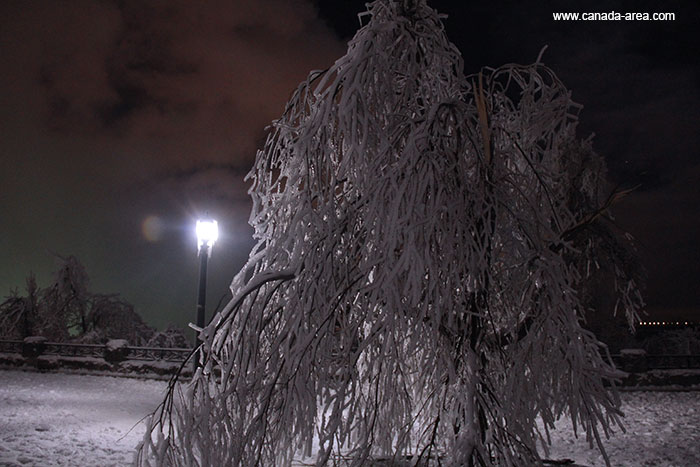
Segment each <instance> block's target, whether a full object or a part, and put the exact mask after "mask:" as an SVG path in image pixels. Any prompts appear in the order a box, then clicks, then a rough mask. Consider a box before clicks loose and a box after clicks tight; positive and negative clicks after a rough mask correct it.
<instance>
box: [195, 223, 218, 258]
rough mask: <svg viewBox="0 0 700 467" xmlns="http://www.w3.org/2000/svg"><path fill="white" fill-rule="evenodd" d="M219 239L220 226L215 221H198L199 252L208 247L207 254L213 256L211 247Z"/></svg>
mask: <svg viewBox="0 0 700 467" xmlns="http://www.w3.org/2000/svg"><path fill="white" fill-rule="evenodd" d="M218 238H219V225H218V224H217V222H216V221H215V220H210V221H197V251H198V252H201V250H202V247H203V246H205V245H206V247H207V254H208V255H211V247H213V246H214V243H216V240H217V239H218Z"/></svg>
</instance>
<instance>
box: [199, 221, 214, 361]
mask: <svg viewBox="0 0 700 467" xmlns="http://www.w3.org/2000/svg"><path fill="white" fill-rule="evenodd" d="M196 230H197V254H198V255H199V294H198V295H197V327H198V328H199V329H202V328H204V306H205V303H206V300H207V265H208V263H209V257H210V256H211V250H212V247H213V246H214V243H216V239H217V238H219V226H218V224H217V222H216V221H215V220H198V221H197V229H196ZM201 344H202V341H201V339H200V338H199V331H195V341H194V345H195V348H198V347H199V346H200V345H201ZM200 357H201V354H200V352H197V353H196V354H195V360H194V365H195V370H196V369H197V367H198V366H199V364H200V363H199V361H200Z"/></svg>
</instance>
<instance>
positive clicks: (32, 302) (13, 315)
mask: <svg viewBox="0 0 700 467" xmlns="http://www.w3.org/2000/svg"><path fill="white" fill-rule="evenodd" d="M26 284H27V285H26V290H27V295H26V296H24V297H22V296H20V295H19V293H18V292H17V290H16V289H15V290H12V291H11V292H10V295H9V296H8V297H5V301H4V302H2V303H0V337H3V338H5V339H24V338H25V337H29V336H33V335H35V334H36V333H37V332H36V331H37V330H38V328H39V325H40V323H41V317H40V316H41V311H40V310H41V308H40V305H41V290H40V289H39V288H38V287H37V285H36V276H35V275H34V273H30V274H29V276H28V277H27V282H26Z"/></svg>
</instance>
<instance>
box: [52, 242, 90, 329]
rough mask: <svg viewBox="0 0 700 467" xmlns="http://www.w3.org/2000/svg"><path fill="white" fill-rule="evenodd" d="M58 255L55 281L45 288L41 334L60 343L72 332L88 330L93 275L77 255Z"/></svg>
mask: <svg viewBox="0 0 700 467" xmlns="http://www.w3.org/2000/svg"><path fill="white" fill-rule="evenodd" d="M56 258H57V259H58V260H59V262H60V265H59V267H58V269H57V270H56V272H55V273H54V279H53V282H52V283H51V285H49V287H47V288H46V289H45V290H44V291H43V297H42V301H43V304H44V308H43V320H42V321H43V322H42V326H41V335H43V336H44V337H46V338H48V339H49V340H52V341H58V342H60V341H64V340H66V339H67V338H68V336H69V335H70V334H71V333H73V334H80V333H83V332H86V331H87V322H86V318H87V313H88V309H89V308H88V306H89V300H90V293H89V292H88V286H89V283H90V278H89V277H88V274H87V272H86V271H85V266H83V264H82V263H81V262H80V260H79V259H78V258H77V257H75V256H73V255H69V256H66V257H62V256H59V255H56Z"/></svg>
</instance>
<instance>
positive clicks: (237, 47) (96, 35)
mask: <svg viewBox="0 0 700 467" xmlns="http://www.w3.org/2000/svg"><path fill="white" fill-rule="evenodd" d="M364 3H365V2H364V1H344V2H341V1H332V0H316V1H309V0H231V1H224V0H216V1H207V2H192V1H188V0H71V1H65V2H64V1H57V0H5V1H2V2H0V104H1V105H0V122H1V125H0V135H1V136H0V294H2V295H6V294H7V293H9V290H10V289H11V288H13V287H19V288H22V287H23V285H24V278H25V277H26V275H27V274H28V273H29V272H30V271H34V272H36V274H37V277H38V280H39V283H40V285H47V284H48V282H49V280H50V272H51V271H52V270H53V269H55V260H54V258H53V256H52V254H53V253H58V254H61V255H68V254H74V255H76V256H78V257H79V258H80V259H81V261H82V262H83V263H84V264H85V266H86V268H87V271H88V274H89V275H90V277H91V279H92V283H91V289H92V290H93V291H95V292H104V293H110V292H115V293H120V294H121V295H122V296H123V297H124V298H125V299H127V300H129V301H130V302H132V303H134V304H135V305H136V308H137V311H139V312H140V313H141V314H142V315H143V316H144V317H145V318H146V319H147V321H148V322H149V323H151V324H153V325H156V326H159V327H161V326H163V325H165V324H166V323H168V322H174V323H177V324H179V325H185V324H186V323H187V322H188V321H191V320H193V319H194V309H195V308H194V303H195V297H196V281H197V264H198V263H197V259H196V246H195V240H194V221H195V219H196V218H197V217H198V216H199V215H201V214H202V213H203V212H204V211H206V210H208V211H209V212H210V213H211V214H212V215H213V216H215V217H216V218H218V219H219V221H220V224H221V229H222V235H223V237H222V238H221V240H220V242H219V243H218V244H217V245H216V247H215V250H214V255H213V258H212V261H211V263H210V286H209V297H208V300H209V307H210V308H209V309H210V310H211V307H213V306H214V305H215V303H216V302H217V301H218V300H219V298H220V297H221V296H222V295H224V294H225V293H226V291H227V285H228V283H229V282H230V280H231V278H232V277H233V275H234V274H235V273H236V272H237V271H238V269H239V268H240V266H241V265H242V262H243V260H244V258H245V257H246V256H247V254H248V251H249V249H250V247H251V245H252V242H251V239H250V232H251V230H250V228H249V227H248V226H247V218H248V210H249V206H250V204H249V201H248V197H247V194H246V189H247V187H246V186H245V185H244V183H243V176H244V175H245V173H246V172H247V170H248V168H249V167H250V165H251V163H252V161H253V159H254V157H255V150H256V148H257V147H259V146H260V145H261V144H262V142H263V141H264V137H265V131H264V128H265V126H266V125H267V124H269V122H270V121H271V120H273V119H274V118H276V117H278V116H279V115H280V113H281V112H282V110H283V106H284V103H285V102H286V100H287V98H288V97H289V95H290V93H291V92H292V91H293V89H294V88H295V87H296V85H297V84H298V83H299V82H300V81H301V80H303V79H304V78H305V76H306V75H307V73H308V72H309V71H310V70H312V69H319V68H325V67H327V66H329V65H330V64H332V63H333V61H335V59H337V58H339V57H340V56H341V55H343V54H344V53H345V44H346V42H347V40H348V39H349V38H351V37H352V35H353V34H354V32H355V31H356V29H357V27H358V24H359V22H358V19H357V17H356V14H357V13H358V12H360V11H362V10H364ZM429 3H430V4H431V5H432V6H433V7H434V8H436V9H437V10H438V11H440V12H442V13H445V14H448V15H449V17H448V19H446V27H447V32H448V35H449V37H450V39H451V40H452V41H453V42H455V44H456V45H457V47H458V48H459V49H460V50H461V52H462V55H463V56H464V59H465V68H466V70H465V71H466V72H467V73H474V72H477V71H478V70H479V68H480V67H482V66H498V65H502V64H504V63H509V62H517V63H531V62H533V61H534V60H535V59H536V58H537V55H538V53H539V51H540V49H541V48H542V47H543V46H545V45H548V49H547V51H546V52H545V54H544V62H545V64H547V65H548V66H550V67H551V68H552V69H553V70H554V71H555V72H556V73H557V74H558V75H559V77H560V78H561V79H562V80H563V81H564V83H565V84H566V85H567V86H568V87H569V88H570V89H571V90H572V92H573V98H574V100H576V101H577V102H579V103H581V104H583V105H584V109H583V111H582V113H581V115H580V118H581V124H580V126H579V130H580V136H588V135H589V134H590V133H592V132H595V134H596V137H595V140H594V141H595V144H594V146H595V148H596V150H597V151H598V152H599V153H601V154H603V155H604V156H605V157H606V159H607V161H608V165H609V168H610V172H611V178H612V179H613V181H614V182H616V183H620V184H621V185H622V186H623V187H631V186H634V185H637V184H641V187H640V188H639V189H638V190H637V191H636V192H635V193H634V194H632V195H630V196H629V197H628V198H627V199H625V200H624V201H623V202H622V203H621V204H620V205H618V207H617V209H616V211H615V212H616V215H617V218H618V221H619V224H620V225H621V226H622V227H623V228H624V229H626V230H628V231H629V232H631V233H632V234H633V235H634V236H635V237H636V238H637V239H638V242H639V250H640V255H641V257H642V259H643V261H644V263H645V265H646V268H647V270H648V276H649V277H648V287H647V290H646V293H645V298H646V300H647V302H648V304H649V313H650V317H651V318H654V319H663V318H674V319H675V318H682V319H695V320H697V319H698V318H700V314H699V313H698V310H700V287H699V286H698V281H699V280H700V252H699V251H700V249H699V248H698V238H700V218H699V216H698V213H699V212H700V210H699V209H698V208H699V204H700V158H699V157H698V156H699V154H698V148H700V131H698V130H699V129H700V60H699V59H698V50H699V46H700V40H699V39H698V37H700V34H698V33H697V30H698V28H699V27H700V16H699V15H698V9H697V7H691V2H664V3H663V5H662V4H660V3H658V2H647V1H641V2H640V1H635V2H616V1H612V2H611V1H606V2H602V1H601V2H595V1H588V2H577V4H576V7H575V9H569V10H565V11H577V12H586V11H592V12H595V11H597V12H609V11H613V10H614V11H618V12H625V11H640V12H650V13H652V12H660V11H663V12H673V13H675V14H676V20H675V21H670V22H636V23H630V22H554V21H553V19H552V12H553V11H559V10H558V9H557V7H555V6H552V5H551V4H550V3H549V2H530V3H525V4H523V3H522V2H514V1H513V2H498V1H489V2H469V1H451V2H449V1H437V0H435V1H432V2H429ZM559 8H561V7H559Z"/></svg>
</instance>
